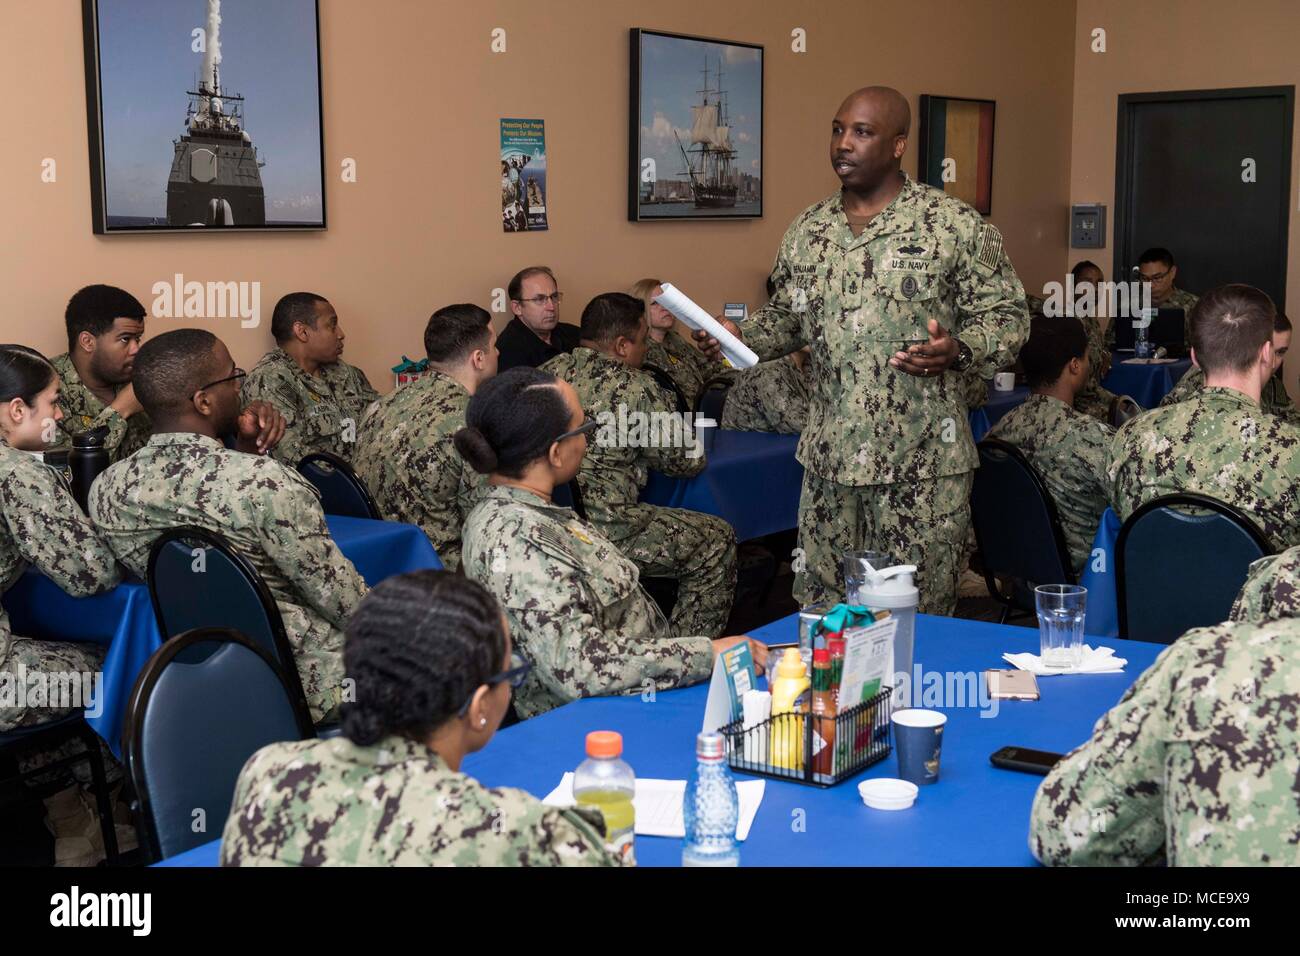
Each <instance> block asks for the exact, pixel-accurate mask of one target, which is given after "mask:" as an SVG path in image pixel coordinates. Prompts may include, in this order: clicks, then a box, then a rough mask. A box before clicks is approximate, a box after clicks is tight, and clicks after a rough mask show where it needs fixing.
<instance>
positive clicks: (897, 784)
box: [858, 777, 920, 810]
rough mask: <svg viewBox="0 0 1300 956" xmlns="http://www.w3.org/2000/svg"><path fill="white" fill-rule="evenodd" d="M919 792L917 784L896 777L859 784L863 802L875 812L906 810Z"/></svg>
mask: <svg viewBox="0 0 1300 956" xmlns="http://www.w3.org/2000/svg"><path fill="white" fill-rule="evenodd" d="M919 792H920V788H919V787H918V786H917V785H916V784H914V783H909V782H908V781H906V780H899V779H897V778H894V777H877V778H876V779H875V780H863V781H862V782H861V783H860V784H858V793H859V794H860V795H861V796H862V802H863V803H865V804H866V805H867V806H869V807H871V809H873V810H906V809H907V808H908V807H910V806H911V805H912V804H913V803H914V802H915V801H916V795H917V793H919Z"/></svg>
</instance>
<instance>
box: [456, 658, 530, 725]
mask: <svg viewBox="0 0 1300 956" xmlns="http://www.w3.org/2000/svg"><path fill="white" fill-rule="evenodd" d="M532 669H533V665H532V664H530V663H528V661H526V660H524V659H523V658H522V657H520V656H519V655H518V654H511V655H510V669H509V670H504V671H502V672H501V673H500V674H493V675H492V676H491V677H489V678H488V679H487V680H485V681H484V682H483V684H482V686H483V687H495V686H496V685H497V684H500V683H503V682H505V683H508V684H509V685H510V689H511V690H518V689H519V688H520V687H521V686H522V685H523V683H524V678H525V677H527V676H528V672H529V671H531V670H532ZM477 693H478V688H477V687H476V688H474V694H477ZM474 694H470V695H469V700H467V701H465V705H464V706H463V707H461V709H460V710H459V711H457V713H456V716H457V717H464V716H465V715H466V714H468V713H469V705H470V704H472V703H473V702H474Z"/></svg>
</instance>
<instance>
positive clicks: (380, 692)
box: [340, 571, 506, 747]
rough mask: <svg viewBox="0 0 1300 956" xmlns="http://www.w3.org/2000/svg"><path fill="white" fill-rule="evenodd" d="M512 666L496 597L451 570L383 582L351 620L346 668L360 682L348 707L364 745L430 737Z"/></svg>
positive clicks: (352, 734) (346, 721) (346, 715)
mask: <svg viewBox="0 0 1300 956" xmlns="http://www.w3.org/2000/svg"><path fill="white" fill-rule="evenodd" d="M505 665H506V635H505V631H504V630H503V629H502V627H501V608H500V605H498V604H497V601H496V598H494V597H493V596H492V594H491V593H490V592H489V591H488V590H487V589H486V588H484V587H483V586H482V585H481V584H479V583H478V582H476V581H473V580H470V579H469V578H467V577H464V576H462V575H459V574H453V573H451V572H449V571H412V572H409V573H407V574H399V575H397V576H395V577H391V578H388V579H387V580H385V581H381V582H380V583H379V584H377V585H376V586H375V587H374V588H373V589H372V590H371V591H370V592H369V593H367V594H366V596H365V597H364V598H362V600H361V603H360V604H358V605H357V609H356V611H354V612H353V614H352V617H351V618H349V619H348V625H347V636H346V637H345V639H344V642H343V670H344V673H345V674H347V676H348V678H349V679H350V680H352V681H354V682H355V689H356V694H355V695H351V696H352V697H353V698H354V699H353V701H352V702H347V703H344V704H343V706H342V708H341V709H340V716H341V718H342V724H343V734H344V736H346V737H347V738H348V740H350V741H352V742H353V743H354V744H357V745H358V746H362V747H366V746H370V745H371V744H376V743H378V742H379V741H381V740H383V739H384V738H385V737H389V736H393V735H398V736H403V737H407V738H410V739H413V740H418V741H420V742H424V741H425V740H427V739H428V737H429V735H430V734H431V733H432V732H433V731H434V730H435V729H436V728H438V727H439V726H441V725H442V724H443V723H445V722H446V721H448V720H450V719H451V718H453V717H455V716H456V715H457V713H459V711H460V709H461V707H463V706H464V705H465V704H466V703H467V702H468V701H469V700H470V698H471V697H473V695H474V692H475V691H476V690H478V688H480V687H482V686H483V685H484V684H486V683H487V682H488V680H490V679H491V678H492V677H494V676H495V675H497V674H499V673H501V671H502V670H504V668H505Z"/></svg>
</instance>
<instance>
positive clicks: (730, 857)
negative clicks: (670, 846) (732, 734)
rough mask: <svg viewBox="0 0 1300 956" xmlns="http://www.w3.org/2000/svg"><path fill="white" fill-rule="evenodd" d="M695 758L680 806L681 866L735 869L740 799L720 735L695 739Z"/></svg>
mask: <svg viewBox="0 0 1300 956" xmlns="http://www.w3.org/2000/svg"><path fill="white" fill-rule="evenodd" d="M695 756H696V758H697V760H698V763H697V764H696V766H695V772H694V773H693V774H691V779H690V781H689V782H688V783H687V784H686V796H685V798H684V800H683V803H682V817H683V819H684V821H685V823H686V844H685V846H683V847H682V866H739V865H740V847H739V846H738V845H737V843H736V825H737V823H739V821H740V798H739V796H738V795H737V794H736V781H734V780H733V779H731V771H730V770H728V769H727V756H726V745H725V744H724V743H723V740H722V734H700V735H699V736H698V737H696V738H695Z"/></svg>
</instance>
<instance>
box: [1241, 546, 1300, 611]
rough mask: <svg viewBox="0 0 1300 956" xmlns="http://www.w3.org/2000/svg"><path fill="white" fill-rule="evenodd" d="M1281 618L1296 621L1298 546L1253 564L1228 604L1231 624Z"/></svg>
mask: <svg viewBox="0 0 1300 956" xmlns="http://www.w3.org/2000/svg"><path fill="white" fill-rule="evenodd" d="M1285 617H1294V618H1300V546H1297V547H1294V548H1288V549H1287V550H1286V551H1283V552H1282V553H1281V554H1274V555H1271V556H1269V557H1267V558H1260V559H1259V560H1258V561H1256V562H1254V563H1253V564H1252V565H1251V566H1250V573H1249V574H1248V575H1247V576H1246V583H1245V584H1244V585H1242V588H1241V592H1240V593H1239V594H1238V595H1237V600H1236V602H1235V603H1234V604H1233V605H1232V614H1231V619H1232V620H1234V621H1246V622H1248V623H1252V624H1260V623H1263V622H1264V621H1275V620H1279V619H1280V618H1285Z"/></svg>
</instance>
